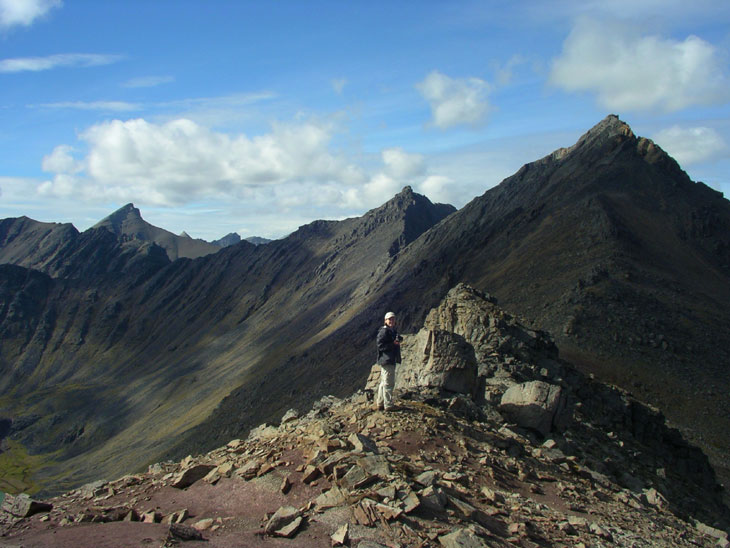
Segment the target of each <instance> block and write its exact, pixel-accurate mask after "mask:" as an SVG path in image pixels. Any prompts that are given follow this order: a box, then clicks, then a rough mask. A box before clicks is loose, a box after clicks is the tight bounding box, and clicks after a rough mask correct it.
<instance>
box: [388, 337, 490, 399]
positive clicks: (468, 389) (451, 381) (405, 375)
mask: <svg viewBox="0 0 730 548" xmlns="http://www.w3.org/2000/svg"><path fill="white" fill-rule="evenodd" d="M403 356H404V359H403V363H402V364H401V365H400V366H399V368H398V371H397V373H396V381H395V386H396V388H398V389H404V390H408V389H420V388H438V389H441V390H446V391H448V392H455V393H460V394H468V395H470V396H473V395H474V394H475V393H476V389H477V374H478V367H477V361H476V357H475V355H474V348H473V347H472V346H471V345H470V344H469V343H468V342H467V341H466V340H465V339H464V337H462V336H461V335H457V334H456V333H452V332H449V331H443V330H440V329H422V330H421V331H419V332H418V333H417V334H416V335H415V336H414V337H409V338H408V339H407V340H406V342H405V343H404V346H403Z"/></svg>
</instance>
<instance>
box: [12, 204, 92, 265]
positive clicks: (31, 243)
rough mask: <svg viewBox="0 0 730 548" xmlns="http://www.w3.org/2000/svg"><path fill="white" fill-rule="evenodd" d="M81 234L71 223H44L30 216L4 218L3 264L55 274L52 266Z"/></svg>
mask: <svg viewBox="0 0 730 548" xmlns="http://www.w3.org/2000/svg"><path fill="white" fill-rule="evenodd" d="M78 234H79V232H78V230H76V228H75V227H74V226H73V225H72V224H70V223H68V224H60V223H40V222H38V221H34V220H33V219H29V218H28V217H18V218H11V219H2V220H0V264H15V265H18V266H24V267H27V268H33V269H36V270H41V271H45V272H49V274H51V275H53V274H54V273H55V272H54V269H53V268H52V267H51V266H50V265H51V264H52V263H54V262H56V258H57V254H59V253H63V249H64V248H65V247H67V246H69V245H72V242H73V241H74V240H75V239H76V237H77V236H78Z"/></svg>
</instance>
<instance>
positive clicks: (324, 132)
mask: <svg viewBox="0 0 730 548" xmlns="http://www.w3.org/2000/svg"><path fill="white" fill-rule="evenodd" d="M332 133H333V128H332V127H331V126H329V125H327V124H322V123H314V122H309V123H301V124H277V125H275V126H274V127H273V129H272V132H271V133H268V134H265V135H260V136H256V137H253V138H249V137H247V136H246V135H236V136H230V135H227V134H225V133H218V132H214V131H211V130H209V129H207V128H205V127H203V126H201V125H199V124H196V123H195V122H193V121H191V120H187V119H177V120H173V121H171V122H168V123H165V124H155V123H151V122H148V121H146V120H144V119H134V120H128V121H121V120H112V121H109V122H105V123H101V124H98V125H95V126H92V127H91V128H89V129H87V130H86V131H84V132H83V133H81V134H80V139H81V140H82V141H83V142H84V144H85V146H86V148H87V152H86V153H85V155H82V157H81V158H77V157H75V156H74V155H73V152H74V151H73V149H72V148H71V147H69V146H66V145H64V146H60V147H57V148H56V149H55V150H54V151H53V152H52V153H51V154H50V155H48V156H47V157H46V158H44V161H43V167H44V169H45V170H46V171H48V172H50V173H54V174H55V176H54V177H53V178H52V179H51V180H49V181H46V182H45V183H43V185H41V187H40V190H41V193H43V194H48V195H56V196H70V195H77V196H79V197H82V198H84V197H87V198H90V197H94V198H99V197H103V198H106V199H112V200H118V201H138V202H140V203H147V204H151V205H179V204H184V203H190V202H192V201H194V200H197V199H201V198H208V197H218V198H220V197H250V196H251V195H252V193H253V194H257V193H258V194H260V193H262V192H263V193H266V192H270V189H271V188H272V187H275V186H281V185H297V184H322V185H325V184H328V183H331V182H333V181H337V182H338V183H340V184H345V185H354V184H357V183H359V182H364V181H366V179H367V178H366V177H365V176H364V174H363V173H362V172H361V171H360V169H359V168H358V167H357V166H354V165H352V164H349V163H348V162H346V161H345V160H344V159H342V158H340V157H338V156H337V155H335V154H332V153H331V152H330V151H329V144H330V140H331V138H332ZM267 189H268V190H267Z"/></svg>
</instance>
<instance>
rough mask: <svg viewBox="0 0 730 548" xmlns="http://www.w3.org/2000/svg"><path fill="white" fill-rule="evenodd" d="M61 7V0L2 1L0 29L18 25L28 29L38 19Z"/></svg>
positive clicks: (0, 5) (0, 6) (0, 0)
mask: <svg viewBox="0 0 730 548" xmlns="http://www.w3.org/2000/svg"><path fill="white" fill-rule="evenodd" d="M61 5H63V3H62V2H61V0H0V28H2V27H5V28H9V27H13V26H16V25H23V26H26V27H27V26H29V25H31V24H32V23H33V21H35V20H36V19H37V18H38V17H41V16H43V15H45V14H46V13H48V12H49V11H50V10H51V9H53V8H55V7H60V6H61Z"/></svg>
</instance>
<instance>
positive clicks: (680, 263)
mask: <svg viewBox="0 0 730 548" xmlns="http://www.w3.org/2000/svg"><path fill="white" fill-rule="evenodd" d="M729 264H730V202H728V201H727V200H726V199H724V198H723V196H722V195H721V194H720V193H718V192H716V191H713V190H712V189H710V188H709V187H707V186H706V185H704V184H702V183H695V182H692V181H691V180H690V179H689V178H688V176H687V175H686V174H685V173H684V172H683V171H682V170H681V168H680V167H679V166H678V165H677V163H676V162H675V161H674V160H673V159H672V158H671V157H669V156H668V155H667V154H666V153H664V152H663V151H662V150H661V149H660V148H659V147H658V146H656V145H655V144H654V143H652V142H651V141H649V140H648V139H645V138H637V137H636V136H635V135H634V134H633V132H632V131H631V129H630V128H629V127H628V126H627V125H626V124H625V123H623V122H622V121H621V120H619V119H618V118H617V117H616V116H608V117H607V118H606V119H604V120H603V121H601V122H600V123H599V124H597V125H596V126H595V127H594V128H592V129H591V130H589V131H588V132H587V133H586V134H585V135H583V136H582V137H581V138H580V139H579V140H578V142H577V143H576V144H575V145H574V146H572V147H570V148H567V149H560V150H558V151H556V152H554V153H553V154H551V155H549V156H547V157H545V158H542V159H540V160H538V161H536V162H533V163H530V164H527V165H525V166H524V167H522V168H521V169H520V170H519V171H518V172H517V173H516V174H515V175H513V176H511V177H509V178H507V179H506V180H504V181H503V182H502V183H501V184H500V185H498V186H496V187H494V188H492V189H490V190H488V191H487V192H485V193H484V195H482V196H480V197H478V198H475V199H474V200H472V202H470V203H469V204H467V205H466V206H465V207H464V208H462V209H461V210H459V211H458V212H456V213H454V214H453V215H450V216H449V217H448V218H446V219H444V221H443V222H441V223H439V224H437V225H436V226H434V227H433V228H432V229H430V230H429V231H427V232H425V233H424V234H423V235H422V236H421V237H420V238H418V239H416V240H414V241H413V242H412V243H411V244H410V245H408V246H407V247H405V248H403V250H402V252H400V253H398V254H396V255H393V256H392V257H391V258H390V259H389V260H388V261H386V262H385V263H383V264H382V265H380V267H379V268H378V269H377V271H376V272H375V273H374V275H373V276H371V277H368V278H367V279H366V280H365V282H364V283H363V284H361V285H360V286H358V288H357V289H356V290H355V291H354V292H353V301H356V302H359V303H362V304H360V305H359V307H358V308H359V310H358V309H357V308H355V307H353V308H352V309H351V310H350V313H349V314H348V316H347V317H346V318H345V319H344V321H337V320H336V319H334V321H333V326H332V328H331V333H332V334H331V335H330V336H329V337H327V338H326V339H324V340H322V341H318V344H317V345H316V346H315V345H313V346H312V347H310V348H307V349H305V350H303V351H302V352H300V353H297V354H295V355H294V356H293V357H292V358H290V362H289V364H288V365H284V366H282V369H281V372H280V373H279V372H276V373H273V374H272V373H270V372H269V371H267V372H266V373H267V374H264V372H263V371H262V372H261V374H260V376H259V377H258V378H257V379H256V381H255V383H251V384H245V385H243V386H241V387H240V388H239V389H237V390H234V391H233V392H232V393H231V395H230V396H229V397H228V398H227V399H226V400H224V401H223V402H222V403H221V406H220V408H219V410H218V412H217V414H215V415H214V416H213V417H211V419H209V421H207V422H206V423H204V424H203V425H201V426H200V427H199V429H198V430H196V431H195V432H196V433H195V436H193V438H196V439H199V440H202V439H208V438H209V437H211V436H212V434H210V433H209V432H211V430H212V429H213V428H215V431H221V432H222V435H230V434H232V433H233V432H235V431H237V429H240V428H241V426H242V424H241V422H242V419H240V418H239V417H240V414H241V410H244V415H245V416H247V417H248V416H252V417H254V418H255V419H256V420H257V421H258V422H261V421H264V420H266V414H265V410H268V409H269V407H270V404H267V403H266V394H269V393H271V392H272V391H273V392H284V393H286V394H289V397H290V398H295V397H296V395H297V394H298V386H300V385H301V384H307V383H306V380H305V378H304V376H305V375H311V372H312V371H318V370H320V369H324V368H326V367H327V366H326V365H323V364H337V365H335V367H339V369H338V370H337V371H338V376H339V377H340V378H341V379H350V378H354V379H359V375H362V373H361V372H362V371H363V370H364V369H365V368H366V366H367V364H368V362H369V361H371V360H372V359H373V358H372V340H371V339H372V327H371V326H373V325H377V322H378V321H379V317H378V316H379V313H380V312H381V311H383V310H389V309H392V310H395V311H397V312H398V315H399V319H400V322H401V326H402V328H403V329H404V330H405V331H410V330H412V329H414V328H416V326H418V325H419V323H420V322H421V321H422V319H423V317H424V316H425V314H426V312H427V311H428V310H429V309H430V308H431V307H433V306H436V304H437V303H438V302H439V300H440V299H441V298H442V297H443V295H445V294H446V292H447V291H448V290H449V289H450V288H451V287H453V286H454V285H456V284H457V283H459V282H465V283H469V284H470V285H472V286H474V287H476V288H478V289H480V290H483V291H487V292H489V293H490V294H492V295H495V296H496V297H497V299H498V300H499V302H500V303H501V304H502V305H503V306H504V307H505V308H507V309H508V310H512V311H514V312H515V313H518V314H520V316H522V317H525V318H529V320H530V322H532V324H533V325H534V326H535V327H537V328H540V329H545V330H547V331H549V332H550V333H552V334H553V336H554V337H555V339H556V342H557V343H558V344H559V345H560V348H561V349H562V352H563V355H564V356H565V357H566V358H567V359H569V360H571V361H572V362H573V363H575V364H576V365H577V366H578V367H579V368H580V369H581V370H583V371H586V372H589V373H593V374H595V375H596V376H597V377H598V378H600V379H601V380H603V381H605V382H609V383H612V384H617V385H619V386H622V387H624V388H625V389H627V390H629V391H630V392H632V393H635V394H636V395H637V396H638V397H640V398H641V399H642V400H644V401H647V402H650V403H652V404H654V405H656V406H658V407H659V408H660V409H662V410H664V412H665V413H666V414H667V417H668V418H669V420H670V421H671V422H672V423H673V424H675V425H677V426H678V427H679V428H680V429H681V430H682V432H683V433H684V435H685V436H687V437H688V438H689V439H691V440H693V441H694V442H695V443H697V444H698V445H700V446H701V447H703V448H704V449H705V450H706V451H707V452H708V454H709V455H710V457H711V460H712V462H713V464H714V466H715V467H716V469H717V470H718V473H719V474H720V476H721V477H722V478H723V481H724V482H726V483H729V482H730V462H729V461H728V454H730V439H729V438H728V436H727V432H728V431H730V430H729V428H730V398H728V396H727V395H728V394H729V393H730V375H728V367H730V351H729V350H728V349H730V309H728V307H727V305H726V303H728V302H730V271H729V270H728V265H729ZM376 310H377V312H376ZM335 349H336V350H335ZM302 372H306V373H302ZM327 390H330V391H333V390H334V393H335V394H338V395H340V394H341V395H344V394H346V393H347V387H342V388H341V389H340V390H336V389H335V388H334V387H327V386H322V387H321V388H319V390H318V391H319V393H326V391H327ZM277 411H278V410H277ZM206 432H207V433H206ZM218 441H220V442H222V441H223V440H222V439H219V440H218ZM182 447H185V448H187V449H192V448H193V447H197V448H200V447H202V446H200V445H195V444H189V445H183V446H182Z"/></svg>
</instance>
